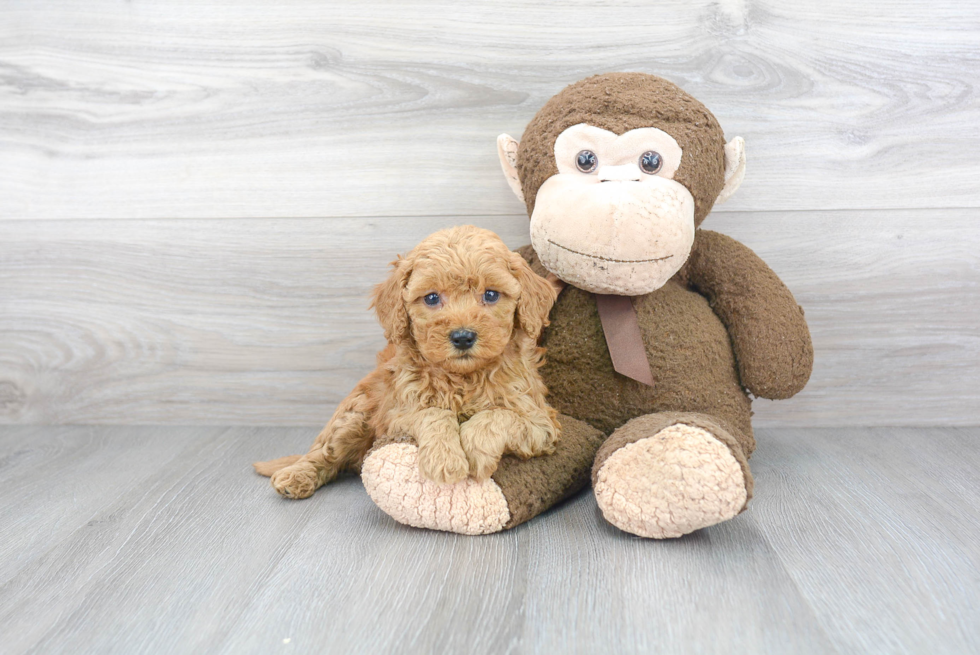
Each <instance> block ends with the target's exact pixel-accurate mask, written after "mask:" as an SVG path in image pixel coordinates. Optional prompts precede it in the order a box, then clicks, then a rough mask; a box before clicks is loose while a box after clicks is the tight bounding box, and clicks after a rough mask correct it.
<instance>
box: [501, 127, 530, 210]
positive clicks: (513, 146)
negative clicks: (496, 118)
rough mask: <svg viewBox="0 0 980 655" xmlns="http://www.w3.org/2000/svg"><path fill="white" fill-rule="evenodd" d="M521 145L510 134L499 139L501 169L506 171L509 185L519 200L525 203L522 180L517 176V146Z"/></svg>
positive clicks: (502, 135)
mask: <svg viewBox="0 0 980 655" xmlns="http://www.w3.org/2000/svg"><path fill="white" fill-rule="evenodd" d="M518 145H520V143H519V142H518V141H517V139H515V138H514V137H512V136H511V135H509V134H501V135H500V136H498V137H497V155H498V156H499V157H500V168H501V169H503V171H504V177H505V178H507V184H508V185H510V190H511V191H513V192H514V195H515V196H517V199H518V200H520V201H521V202H524V190H523V189H521V178H520V176H518V175H517V146H518Z"/></svg>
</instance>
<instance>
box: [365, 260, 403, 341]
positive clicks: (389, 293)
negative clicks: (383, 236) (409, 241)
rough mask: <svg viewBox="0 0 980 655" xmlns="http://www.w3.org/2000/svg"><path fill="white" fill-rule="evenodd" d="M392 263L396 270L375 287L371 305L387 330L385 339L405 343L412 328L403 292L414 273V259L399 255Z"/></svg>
mask: <svg viewBox="0 0 980 655" xmlns="http://www.w3.org/2000/svg"><path fill="white" fill-rule="evenodd" d="M391 265H392V266H393V267H394V270H392V271H391V274H390V275H389V276H388V279H387V280H385V281H384V282H382V283H381V284H379V285H378V286H376V287H374V296H373V297H372V299H371V306H372V307H373V308H374V311H375V312H377V314H378V321H380V322H381V327H383V328H384V330H385V339H387V340H388V341H389V342H391V343H405V342H407V341H408V340H409V339H410V338H411V337H412V329H411V323H410V322H409V318H408V310H407V309H406V308H405V299H404V297H403V296H402V294H403V293H404V291H405V287H406V286H407V285H408V278H409V276H410V275H411V274H412V261H411V260H409V259H402V258H401V257H399V258H398V259H396V260H395V261H393V262H391Z"/></svg>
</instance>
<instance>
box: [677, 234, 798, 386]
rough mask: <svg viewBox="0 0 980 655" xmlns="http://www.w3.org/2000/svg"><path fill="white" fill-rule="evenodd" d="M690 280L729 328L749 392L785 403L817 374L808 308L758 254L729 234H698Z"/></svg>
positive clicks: (689, 263)
mask: <svg viewBox="0 0 980 655" xmlns="http://www.w3.org/2000/svg"><path fill="white" fill-rule="evenodd" d="M687 276H688V280H689V281H690V283H691V285H692V286H694V288H696V289H697V290H698V291H699V292H700V293H701V294H702V295H703V296H705V297H706V298H707V299H708V302H709V303H711V307H712V309H713V310H714V312H715V314H717V315H718V317H719V318H720V319H721V321H722V323H724V324H725V327H726V328H727V329H728V334H729V335H730V336H731V339H732V345H733V347H734V349H735V357H736V360H737V361H738V369H739V371H738V372H739V376H740V378H741V381H742V384H743V385H744V386H745V387H746V388H747V389H748V390H749V391H751V392H752V393H753V394H755V395H756V396H760V397H762V398H771V399H779V398H789V397H790V396H793V395H795V394H797V393H798V392H799V391H800V390H802V389H803V387H804V386H805V385H806V383H807V380H809V379H810V372H811V371H812V369H813V344H812V343H811V341H810V330H809V328H807V325H806V320H805V319H804V318H803V309H802V308H801V307H800V306H799V305H798V304H797V303H796V299H795V298H793V294H792V293H790V290H789V289H787V288H786V285H785V284H783V281H782V280H780V279H779V277H778V276H777V275H776V274H775V273H774V272H773V270H772V269H771V268H769V267H768V266H767V265H766V263H765V262H764V261H762V259H761V258H759V256H758V255H756V254H755V253H754V252H752V251H751V250H750V249H749V248H747V247H746V246H744V245H742V244H741V243H739V242H738V241H735V240H734V239H732V238H730V237H727V236H725V235H723V234H719V233H718V232H711V231H708V230H698V231H697V235H696V237H695V241H694V248H693V249H692V251H691V256H690V259H689V260H688V263H687Z"/></svg>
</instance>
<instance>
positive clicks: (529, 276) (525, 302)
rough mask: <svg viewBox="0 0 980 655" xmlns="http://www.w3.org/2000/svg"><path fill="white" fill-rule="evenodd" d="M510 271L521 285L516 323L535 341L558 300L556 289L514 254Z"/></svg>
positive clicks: (546, 323)
mask: <svg viewBox="0 0 980 655" xmlns="http://www.w3.org/2000/svg"><path fill="white" fill-rule="evenodd" d="M510 270H511V272H513V273H514V275H515V276H516V277H517V281H518V282H519V283H520V285H521V297H520V298H518V299H517V323H518V325H519V326H520V327H521V329H522V330H524V332H526V333H527V334H528V335H529V336H530V337H531V338H532V339H534V340H535V341H537V339H538V337H539V336H541V330H543V329H544V328H545V326H546V325H548V314H550V313H551V306H552V305H554V304H555V300H556V299H557V298H558V289H556V288H555V287H554V285H552V284H551V282H548V280H546V279H545V278H543V277H541V276H540V275H538V274H537V273H535V272H534V270H533V269H532V268H531V265H530V264H528V263H527V262H526V261H525V260H524V258H523V257H521V256H520V255H518V254H517V253H516V252H515V253H513V254H512V255H511V260H510Z"/></svg>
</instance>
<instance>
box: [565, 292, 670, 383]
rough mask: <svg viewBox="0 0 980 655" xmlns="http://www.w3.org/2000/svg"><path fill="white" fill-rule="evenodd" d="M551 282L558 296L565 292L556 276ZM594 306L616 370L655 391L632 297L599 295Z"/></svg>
mask: <svg viewBox="0 0 980 655" xmlns="http://www.w3.org/2000/svg"><path fill="white" fill-rule="evenodd" d="M548 280H549V281H550V282H551V283H552V284H553V285H554V286H555V287H556V288H557V289H558V293H561V291H562V289H564V288H565V283H564V282H562V281H561V280H559V279H558V277H557V276H556V275H555V274H554V273H552V274H550V275H548ZM595 304H596V307H597V308H598V309H599V320H600V321H601V322H602V332H603V334H604V335H605V336H606V346H608V347H609V356H610V357H612V363H613V368H614V369H615V370H616V372H617V373H619V374H621V375H625V376H626V377H628V378H631V379H633V380H636V381H637V382H640V383H642V384H646V385H648V386H651V387H652V386H653V373H651V372H650V362H649V360H647V350H646V346H644V345H643V336H642V333H641V332H640V322H639V321H638V320H637V318H636V310H635V309H634V308H633V301H632V299H630V297H629V296H611V295H607V294H603V293H597V294H595Z"/></svg>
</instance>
